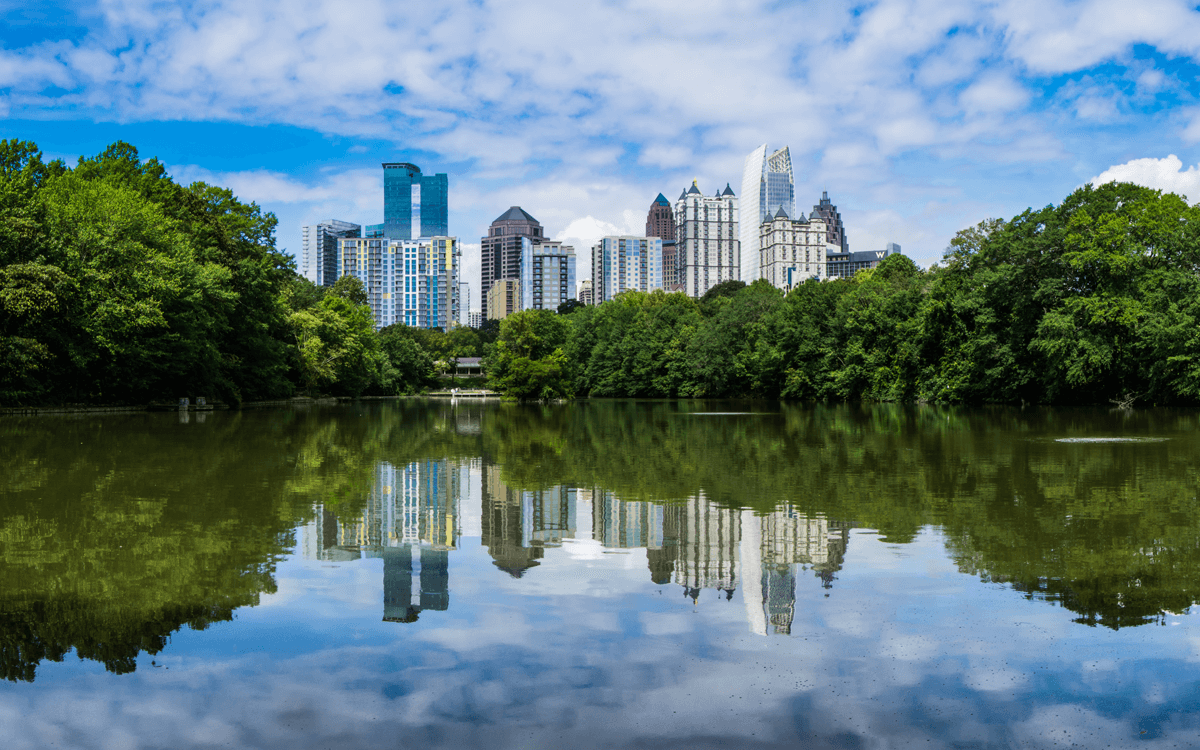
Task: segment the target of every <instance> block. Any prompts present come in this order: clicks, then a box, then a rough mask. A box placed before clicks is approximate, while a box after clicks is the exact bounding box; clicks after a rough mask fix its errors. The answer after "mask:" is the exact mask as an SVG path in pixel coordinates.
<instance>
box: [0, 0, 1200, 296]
mask: <svg viewBox="0 0 1200 750" xmlns="http://www.w3.org/2000/svg"><path fill="white" fill-rule="evenodd" d="M0 19H2V23H0V35H2V43H3V47H2V49H0V118H3V120H2V122H0V136H3V137H16V138H22V139H27V140H33V141H35V142H37V143H38V144H39V145H40V146H41V148H42V149H43V151H44V152H45V153H46V154H47V155H50V156H63V157H67V158H68V159H70V160H72V161H73V160H74V159H75V158H76V157H77V156H79V155H80V154H93V153H96V152H97V151H99V150H101V149H102V148H103V147H104V146H106V145H107V144H108V143H110V142H112V141H114V140H117V139H122V140H126V141H129V142H131V143H133V144H134V145H135V146H137V147H138V148H139V150H140V151H141V153H142V155H143V156H146V157H149V156H157V157H159V158H160V159H161V160H162V161H164V162H165V163H166V164H167V165H168V167H169V168H170V170H171V172H172V174H173V175H174V176H175V177H176V179H178V180H180V181H182V182H190V181H192V180H196V179H203V180H206V181H211V182H216V183H219V184H223V185H227V186H229V187H231V188H233V189H234V190H235V192H237V194H238V195H239V196H240V197H242V198H243V199H245V200H254V201H257V202H258V203H260V204H261V205H262V206H264V207H265V208H266V209H268V210H271V211H274V212H275V213H276V214H277V215H278V217H279V220H280V225H279V232H278V242H279V245H280V246H281V247H284V248H287V249H289V250H295V249H296V248H297V247H298V245H299V237H300V229H299V228H300V225H301V224H303V223H306V222H310V221H313V220H319V219H325V218H342V219H347V220H351V221H357V222H361V223H374V222H377V221H380V217H381V214H382V179H381V174H382V170H380V168H379V164H380V162H383V161H411V162H414V163H417V164H419V165H420V166H421V167H422V168H423V169H424V170H425V171H426V172H446V173H448V174H449V175H450V186H451V187H450V200H451V215H450V226H451V232H452V233H453V234H456V235H458V236H460V237H461V238H462V239H463V241H464V242H465V243H466V245H467V258H466V261H467V278H468V280H470V281H471V282H472V285H473V286H477V280H478V270H477V269H478V258H477V252H478V250H477V247H478V241H479V237H480V236H481V234H482V233H483V232H484V231H485V229H486V227H487V224H488V223H489V222H490V221H491V220H492V219H493V218H495V217H496V216H497V215H499V214H500V213H502V212H503V211H504V210H505V209H507V208H508V207H509V206H510V205H514V204H516V205H521V206H522V207H524V208H525V209H526V210H528V211H529V212H531V213H532V214H533V215H534V216H536V217H537V218H538V219H540V220H541V221H542V223H543V224H544V225H545V226H546V228H547V231H548V233H549V234H551V235H552V236H557V237H560V238H563V239H567V240H570V241H572V242H574V243H575V244H576V248H577V250H579V251H581V272H580V277H581V278H586V277H587V276H588V274H589V273H590V269H589V268H588V265H589V264H588V263H587V261H586V252H582V251H585V250H586V248H587V247H589V246H590V242H591V241H593V240H594V239H595V238H596V237H597V236H599V234H600V233H606V232H615V231H621V232H636V233H640V232H641V231H642V230H643V229H644V222H645V213H646V210H647V209H648V208H649V205H650V202H651V201H652V200H653V199H654V197H655V196H656V195H657V194H658V193H659V192H662V193H664V194H665V195H667V197H668V198H671V199H674V198H675V197H676V196H677V195H678V194H679V191H681V190H682V189H683V188H684V187H686V186H687V185H688V184H690V182H691V180H692V179H697V180H698V181H699V185H700V187H701V189H702V190H704V191H705V192H715V191H716V190H718V189H720V188H723V187H724V186H725V183H726V182H729V183H731V184H732V185H733V186H734V188H735V190H736V189H737V187H738V185H739V183H740V175H741V168H742V161H743V159H744V157H745V155H746V154H748V153H749V152H750V151H751V150H753V149H754V148H755V147H756V146H758V145H759V144H760V143H764V142H766V143H769V144H770V145H771V146H773V147H777V146H782V145H788V146H790V147H791V151H792V158H793V163H794V164H795V167H796V179H797V196H798V201H799V203H800V205H801V206H809V205H811V204H813V203H815V202H816V201H817V200H818V199H819V197H820V193H821V191H822V190H828V191H829V194H830V197H831V198H832V199H833V200H834V202H835V203H836V204H837V205H838V206H839V208H840V210H841V212H842V215H843V217H844V219H845V222H846V225H847V234H848V237H849V240H850V244H851V249H857V250H868V249H878V248H881V247H882V246H883V244H884V243H885V242H888V241H895V242H899V243H900V244H901V245H902V246H903V247H904V250H905V252H906V253H907V254H909V255H910V256H912V257H913V258H914V259H915V260H917V261H918V262H919V263H921V264H922V265H929V264H930V263H933V262H935V261H936V260H937V259H938V258H940V256H941V253H942V250H943V249H944V248H945V246H946V243H947V242H948V240H949V239H950V237H952V236H953V234H954V232H955V231H957V230H958V229H961V228H963V227H965V226H969V225H971V224H974V223H976V222H978V221H980V220H981V219H984V218H986V217H991V216H1003V217H1008V216H1012V215H1014V214H1016V213H1018V212H1020V211H1022V210H1024V209H1025V208H1027V207H1030V206H1034V207H1038V206H1043V205H1046V204H1049V203H1057V202H1059V201H1060V200H1062V198H1063V197H1065V196H1066V195H1067V194H1068V193H1069V192H1070V191H1071V190H1073V189H1074V188H1076V187H1078V186H1079V185H1082V184H1084V183H1087V182H1089V181H1092V180H1094V179H1096V178H1102V179H1129V180H1133V181H1136V182H1140V183H1142V184H1147V185H1151V186H1153V187H1159V188H1163V189H1169V190H1174V191H1176V192H1182V193H1185V194H1187V195H1189V196H1192V197H1193V198H1196V199H1200V168H1197V166H1196V165H1197V162H1198V161H1200V148H1198V144H1200V104H1198V99H1200V96H1198V95H1200V83H1198V81H1197V72H1198V71H1200V67H1198V66H1197V64H1196V59H1197V56H1198V50H1200V11H1198V10H1197V8H1196V7H1195V6H1194V5H1192V4H1189V3H1186V2H1173V1H1172V0H1144V1H1143V2H1140V3H1137V4H1131V3H1125V2H1115V1H1111V0H1093V1H1089V0H1084V1H1082V2H1063V1H1061V0H1037V2H1034V1H1033V0H1012V1H1010V2H990V3H956V2H946V1H944V0H939V1H938V2H922V1H920V0H881V1H880V2H875V3H864V4H858V5H851V4H839V3H827V2H826V3H780V2H752V1H748V0H721V2H715V1H709V0H692V2H689V3H688V4H686V6H681V5H679V4H674V3H654V2H648V1H646V0H641V1H638V0H629V1H622V0H617V1H615V2H606V3H594V4H586V5H577V4H567V3H550V2H535V1H533V0H508V1H507V2H491V1H489V0H472V1H465V2H460V1H459V0H446V1H445V2H439V3H399V2H374V1H366V2H354V1H350V0H347V1H343V0H339V1H338V2H326V1H324V0H305V1H304V2H286V3H285V2H271V1H267V0H238V1H237V2H226V1H225V0H207V1H204V2H196V3H192V4H185V3H163V2H153V1H147V0H125V1H124V2H116V1H115V0H103V1H101V2H98V3H91V4H88V3H82V2H73V3H69V4H68V3H53V2H50V3H47V2H42V3H37V4H30V3H18V2H11V1H10V0H0ZM477 305H478V300H477V299H475V300H474V301H473V306H477Z"/></svg>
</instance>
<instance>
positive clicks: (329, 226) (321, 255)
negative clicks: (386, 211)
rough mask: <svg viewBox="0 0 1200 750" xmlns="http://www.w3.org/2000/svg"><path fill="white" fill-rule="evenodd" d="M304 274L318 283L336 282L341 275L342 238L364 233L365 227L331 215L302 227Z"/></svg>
mask: <svg viewBox="0 0 1200 750" xmlns="http://www.w3.org/2000/svg"><path fill="white" fill-rule="evenodd" d="M300 235H301V245H300V247H301V250H300V258H299V259H298V260H299V261H300V275H301V276H303V277H304V278H306V279H308V280H309V281H311V282H313V283H314V284H316V285H317V286H333V282H335V281H337V278H338V265H337V257H338V256H337V253H338V240H339V239H344V238H347V237H359V236H361V235H362V227H361V226H359V225H358V224H351V223H350V222H348V221H338V220H337V219H329V220H328V221H322V222H318V223H316V224H308V225H305V226H303V227H301V229H300Z"/></svg>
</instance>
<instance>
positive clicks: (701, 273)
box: [593, 181, 741, 297]
mask: <svg viewBox="0 0 1200 750" xmlns="http://www.w3.org/2000/svg"><path fill="white" fill-rule="evenodd" d="M739 246H740V240H739V239H738V199H737V196H736V195H734V192H733V190H732V189H731V188H730V187H729V185H726V186H725V189H724V190H723V191H720V192H718V193H717V194H716V195H715V196H713V197H711V198H709V197H706V196H704V195H702V194H701V193H700V189H699V188H698V187H697V186H696V183H695V181H693V182H692V186H691V187H690V188H688V189H687V190H685V191H683V193H682V194H681V195H680V196H679V200H677V201H675V265H674V268H673V269H668V270H667V272H666V277H667V278H674V279H675V280H676V285H677V286H678V287H679V288H680V289H681V290H682V291H684V292H687V293H688V294H690V295H691V296H693V297H699V296H701V295H703V294H704V293H705V292H707V291H708V290H709V289H710V288H712V287H714V286H716V285H717V284H720V283H721V282H722V281H730V280H735V279H738V278H740V277H741V271H740V269H739V266H738V264H739V257H740V256H739V250H738V248H739ZM593 276H594V277H596V278H598V274H596V273H595V272H594V271H593Z"/></svg>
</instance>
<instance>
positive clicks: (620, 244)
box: [592, 237, 663, 305]
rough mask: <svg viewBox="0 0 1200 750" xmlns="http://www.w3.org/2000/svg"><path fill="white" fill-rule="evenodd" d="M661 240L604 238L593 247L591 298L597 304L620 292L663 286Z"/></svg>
mask: <svg viewBox="0 0 1200 750" xmlns="http://www.w3.org/2000/svg"><path fill="white" fill-rule="evenodd" d="M662 274H663V260H662V239H660V238H658V237H604V238H602V239H601V240H600V242H599V243H597V244H596V245H594V246H593V247H592V301H593V303H594V304H597V305H598V304H600V303H601V302H605V301H607V300H610V299H612V298H613V297H615V296H617V295H618V294H620V293H621V292H627V291H630V290H636V291H639V292H649V291H651V290H653V289H662V286H663V282H662Z"/></svg>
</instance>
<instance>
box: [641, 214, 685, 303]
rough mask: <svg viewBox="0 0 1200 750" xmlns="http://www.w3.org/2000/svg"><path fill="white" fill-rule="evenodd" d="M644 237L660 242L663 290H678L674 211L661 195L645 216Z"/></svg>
mask: <svg viewBox="0 0 1200 750" xmlns="http://www.w3.org/2000/svg"><path fill="white" fill-rule="evenodd" d="M685 195H686V194H685ZM646 236H647V237H658V238H659V239H661V240H662V253H663V279H662V284H663V288H664V289H666V290H667V291H669V292H673V291H676V290H678V289H680V288H681V286H680V285H679V282H678V279H676V277H675V211H674V210H672V208H671V203H670V202H669V201H668V200H667V199H666V197H665V196H664V195H663V194H662V193H659V194H658V197H657V198H655V199H654V202H653V203H651V204H650V213H648V214H647V215H646Z"/></svg>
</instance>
